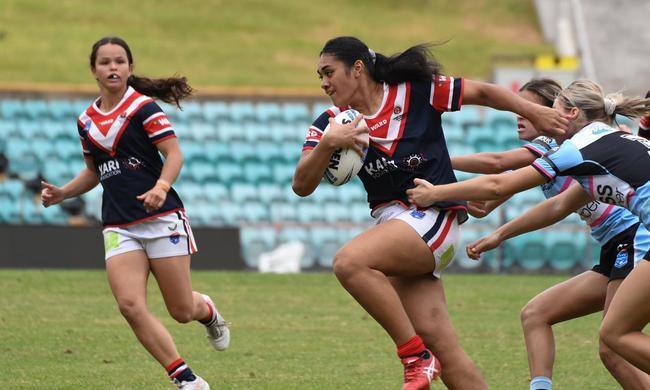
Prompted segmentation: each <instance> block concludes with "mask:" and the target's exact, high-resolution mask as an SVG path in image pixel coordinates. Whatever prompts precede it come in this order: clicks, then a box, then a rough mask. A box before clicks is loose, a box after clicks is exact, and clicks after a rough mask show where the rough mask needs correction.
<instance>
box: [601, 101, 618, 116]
mask: <svg viewBox="0 0 650 390" xmlns="http://www.w3.org/2000/svg"><path fill="white" fill-rule="evenodd" d="M603 101H604V102H605V113H606V114H607V115H613V114H614V110H616V100H614V99H612V98H609V97H606V98H604V99H603Z"/></svg>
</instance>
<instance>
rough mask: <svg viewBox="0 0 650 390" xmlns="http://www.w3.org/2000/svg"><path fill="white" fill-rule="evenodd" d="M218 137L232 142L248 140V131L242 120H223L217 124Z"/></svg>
mask: <svg viewBox="0 0 650 390" xmlns="http://www.w3.org/2000/svg"><path fill="white" fill-rule="evenodd" d="M217 135H218V139H219V140H221V141H223V142H231V141H234V140H239V141H246V132H245V131H244V125H243V124H242V123H240V122H235V121H234V120H232V121H223V122H220V123H218V125H217Z"/></svg>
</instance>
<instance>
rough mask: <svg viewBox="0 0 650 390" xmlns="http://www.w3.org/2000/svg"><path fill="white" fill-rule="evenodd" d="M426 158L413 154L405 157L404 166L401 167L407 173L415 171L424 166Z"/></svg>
mask: <svg viewBox="0 0 650 390" xmlns="http://www.w3.org/2000/svg"><path fill="white" fill-rule="evenodd" d="M425 161H426V160H425V158H424V156H423V155H421V154H412V155H410V156H408V157H404V159H402V164H401V165H400V166H401V167H402V169H403V170H405V171H411V172H413V171H415V170H416V169H417V168H418V167H419V166H420V165H422V163H423V162H425Z"/></svg>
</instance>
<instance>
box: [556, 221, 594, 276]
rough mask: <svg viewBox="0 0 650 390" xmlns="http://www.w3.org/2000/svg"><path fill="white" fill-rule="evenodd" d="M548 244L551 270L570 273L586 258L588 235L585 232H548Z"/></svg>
mask: <svg viewBox="0 0 650 390" xmlns="http://www.w3.org/2000/svg"><path fill="white" fill-rule="evenodd" d="M546 244H547V248H548V249H547V251H548V259H549V262H550V266H551V268H552V269H553V270H554V271H558V272H568V271H569V270H571V269H573V268H576V267H578V266H579V264H580V260H581V257H582V256H584V253H585V244H586V235H585V233H584V231H564V230H562V231H560V230H550V231H549V230H547V231H546Z"/></svg>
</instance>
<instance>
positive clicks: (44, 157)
mask: <svg viewBox="0 0 650 390" xmlns="http://www.w3.org/2000/svg"><path fill="white" fill-rule="evenodd" d="M30 144H31V150H32V152H33V153H34V154H35V155H36V157H38V159H39V160H40V161H42V162H44V163H49V160H50V159H52V157H54V156H55V155H56V154H57V153H56V151H55V149H54V148H55V144H54V143H53V142H52V140H50V139H47V138H42V137H39V138H34V139H33V140H32V141H31V143H30ZM79 148H80V149H81V145H80V146H79Z"/></svg>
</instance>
